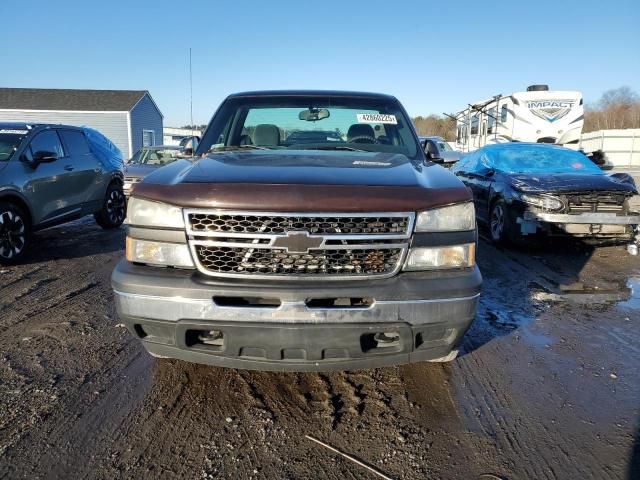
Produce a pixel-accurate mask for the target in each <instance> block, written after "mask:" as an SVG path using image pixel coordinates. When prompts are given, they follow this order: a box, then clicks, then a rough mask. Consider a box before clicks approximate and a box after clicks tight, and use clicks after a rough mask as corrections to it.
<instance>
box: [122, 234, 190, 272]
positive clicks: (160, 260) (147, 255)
mask: <svg viewBox="0 0 640 480" xmlns="http://www.w3.org/2000/svg"><path fill="white" fill-rule="evenodd" d="M126 258H127V260H128V261H130V262H135V263H146V264H148V265H165V266H171V267H177V268H195V266H194V264H193V259H192V258H191V252H189V247H188V246H187V244H186V243H166V242H155V241H148V240H140V239H137V238H131V237H127V241H126Z"/></svg>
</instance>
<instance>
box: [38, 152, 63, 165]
mask: <svg viewBox="0 0 640 480" xmlns="http://www.w3.org/2000/svg"><path fill="white" fill-rule="evenodd" d="M57 159H58V154H57V153H56V152H48V151H46V150H38V151H37V152H35V153H34V154H33V160H32V163H33V165H34V166H37V165H39V164H41V163H51V162H55V161H56V160H57Z"/></svg>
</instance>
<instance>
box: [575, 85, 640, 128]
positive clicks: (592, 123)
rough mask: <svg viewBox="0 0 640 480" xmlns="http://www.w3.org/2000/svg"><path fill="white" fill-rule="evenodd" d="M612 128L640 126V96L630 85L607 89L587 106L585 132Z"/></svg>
mask: <svg viewBox="0 0 640 480" xmlns="http://www.w3.org/2000/svg"><path fill="white" fill-rule="evenodd" d="M612 128H640V97H639V96H638V94H637V93H636V92H634V91H633V90H632V89H631V88H629V87H619V88H615V89H612V90H607V91H606V92H604V93H603V94H602V97H601V98H600V100H599V101H598V102H597V103H596V104H595V105H587V106H586V108H585V113H584V127H583V131H584V132H585V133H586V132H593V131H596V130H608V129H612Z"/></svg>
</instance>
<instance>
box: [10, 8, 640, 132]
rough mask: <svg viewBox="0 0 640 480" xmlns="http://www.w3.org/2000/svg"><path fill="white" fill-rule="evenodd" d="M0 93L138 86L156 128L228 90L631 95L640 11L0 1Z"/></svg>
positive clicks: (206, 109)
mask: <svg viewBox="0 0 640 480" xmlns="http://www.w3.org/2000/svg"><path fill="white" fill-rule="evenodd" d="M0 18H1V19H2V26H1V27H0V64H1V65H2V66H3V68H2V76H1V77H0V86H4V87H43V88H44V87H51V88H98V89H100V88H105V89H112V88H113V89H146V90H149V91H150V92H151V94H152V95H153V97H154V99H155V100H156V102H157V103H158V105H159V106H160V108H161V110H162V111H163V113H164V115H165V125H167V126H168V125H173V126H176V125H182V124H186V123H188V122H189V77H188V49H189V47H192V49H193V76H194V81H193V89H194V121H195V122H197V123H206V122H207V121H208V120H209V118H210V117H211V115H212V114H213V112H214V110H215V108H216V107H217V106H218V105H219V103H220V101H221V100H222V99H223V98H224V97H225V96H226V95H227V94H229V93H232V92H237V91H243V90H254V89H274V88H275V89H277V88H320V89H346V90H364V91H376V92H383V93H391V94H394V95H396V96H397V97H398V98H399V99H400V100H401V102H402V103H403V104H404V105H405V107H406V108H407V110H408V111H409V113H410V114H412V115H427V114H430V113H441V112H443V111H446V112H451V111H455V110H459V109H461V108H463V107H464V106H465V105H466V104H467V103H468V102H473V101H476V100H480V99H483V98H486V97H489V96H491V95H495V94H498V93H511V92H513V91H518V90H522V89H524V88H525V87H526V86H527V85H529V84H532V83H548V84H549V85H550V86H551V87H552V88H553V89H566V90H581V91H582V92H583V93H584V96H585V101H586V102H587V103H589V102H595V101H597V100H598V98H599V97H600V95H601V94H602V92H603V91H605V90H607V89H610V88H616V87H619V86H622V85H628V86H630V87H631V88H633V89H634V90H636V91H640V1H638V0H612V1H609V2H601V1H593V0H586V1H583V0H555V1H548V0H536V1H535V2H534V1H527V2H523V1H518V0H512V1H494V2H492V1H473V2H467V1H463V0H457V1H439V2H434V1H428V0H423V1H418V0H416V1H402V0H396V1H390V0H387V1H377V0H370V1H362V2H361V1H347V0H342V1H333V0H323V1H321V2H319V1H316V2H306V1H304V0H298V1H250V0H246V1H235V2H223V1H202V2H189V1H186V0H185V1H182V2H177V1H175V0H174V1H165V0H156V1H145V2H142V1H136V0H129V1H121V0H109V1H104V2H103V1H96V2H89V1H86V0H83V1H76V0H72V1H67V0H60V1H56V2H52V1H51V0H46V1H43V0H29V1H23V2H10V1H7V0H0Z"/></svg>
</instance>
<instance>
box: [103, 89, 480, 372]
mask: <svg viewBox="0 0 640 480" xmlns="http://www.w3.org/2000/svg"><path fill="white" fill-rule="evenodd" d="M126 223H127V224H128V235H127V238H126V258H125V259H123V260H122V261H121V262H120V263H119V264H118V265H117V267H116V268H115V270H114V272H113V275H112V286H113V290H114V294H115V301H116V306H117V311H118V314H119V316H120V318H121V320H122V322H123V323H124V324H125V325H126V326H127V327H128V329H129V331H130V332H131V333H132V334H133V335H135V336H136V337H137V338H139V339H140V340H141V341H142V343H143V345H144V346H145V348H146V349H147V351H148V352H149V353H150V354H151V355H154V356H157V357H170V358H177V359H182V360H186V361H192V362H198V363H204V364H210V365H216V366H224V367H235V368H246V369H259V370H279V371H284V370H290V371H323V370H336V369H340V370H350V369H359V368H373V367H379V366H386V365H397V364H402V363H410V362H419V361H449V360H452V359H453V358H455V356H456V354H457V352H458V345H459V344H460V341H461V339H462V337H463V335H464V334H465V332H466V331H467V329H468V328H469V326H470V324H471V322H472V321H473V319H474V317H475V312H476V306H477V302H478V297H479V295H480V287H481V282H482V279H481V275H480V272H479V270H478V267H477V266H476V263H475V252H476V240H477V236H476V222H475V212H474V206H473V202H472V196H471V193H470V191H469V190H468V189H467V188H466V187H465V186H464V185H463V184H462V182H461V181H460V180H458V179H457V178H456V177H455V176H454V175H453V174H452V173H450V172H449V171H448V170H446V169H444V168H442V167H441V166H439V165H437V164H435V163H433V162H430V161H428V160H427V159H426V158H425V155H424V151H423V149H422V147H421V145H420V143H419V141H418V137H417V135H416V132H415V130H414V128H413V126H412V123H411V121H410V119H409V116H408V115H407V113H406V112H405V110H404V109H403V107H402V106H401V105H400V103H399V102H398V100H396V99H395V98H394V97H392V96H387V95H379V94H370V93H349V92H323V91H284V92H248V93H241V94H235V95H231V96H229V97H228V98H227V99H226V100H225V101H224V102H223V103H222V104H221V106H220V107H219V109H218V111H217V112H216V113H215V115H214V116H213V118H212V120H211V122H210V124H209V126H208V127H207V129H206V131H205V133H204V135H203V139H202V142H201V143H200V145H199V147H198V149H197V151H196V152H195V155H194V158H193V159H191V160H186V159H182V160H177V161H175V162H173V163H171V164H169V165H167V166H164V167H162V168H159V169H157V170H156V171H154V172H153V173H151V174H149V175H148V176H146V177H145V178H144V180H143V181H142V182H140V183H137V184H136V185H135V186H134V188H133V189H132V193H131V197H130V200H129V206H128V214H127V220H126Z"/></svg>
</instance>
